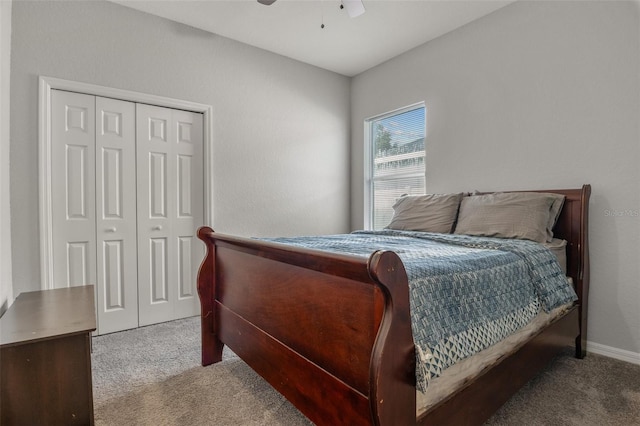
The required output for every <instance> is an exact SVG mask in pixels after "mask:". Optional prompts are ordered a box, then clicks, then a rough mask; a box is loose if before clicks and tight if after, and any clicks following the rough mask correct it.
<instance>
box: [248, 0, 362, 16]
mask: <svg viewBox="0 0 640 426" xmlns="http://www.w3.org/2000/svg"><path fill="white" fill-rule="evenodd" d="M275 1H276V0H258V3H260V4H264V5H266V6H270V5H272V4H273V3H275ZM342 8H344V9H347V14H348V15H349V17H351V18H355V17H356V16H360V15H362V14H363V13H364V4H362V0H342V4H341V5H340V9H342Z"/></svg>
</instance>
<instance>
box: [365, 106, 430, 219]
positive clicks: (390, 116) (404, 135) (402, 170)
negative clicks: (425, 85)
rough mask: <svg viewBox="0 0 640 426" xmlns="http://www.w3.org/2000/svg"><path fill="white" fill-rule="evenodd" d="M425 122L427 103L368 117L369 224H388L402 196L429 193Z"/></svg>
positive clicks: (366, 183)
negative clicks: (427, 191)
mask: <svg viewBox="0 0 640 426" xmlns="http://www.w3.org/2000/svg"><path fill="white" fill-rule="evenodd" d="M425 123H426V120H425V107H424V104H419V105H412V106H410V107H406V108H403V109H401V110H397V111H393V112H390V113H387V114H384V115H381V116H378V117H374V118H371V119H368V120H366V121H365V143H366V146H367V149H365V155H366V157H367V158H366V164H367V165H368V167H367V171H366V182H365V197H366V204H365V227H366V228H368V229H382V228H384V227H385V226H387V225H388V224H389V222H391V217H392V216H393V207H392V206H393V204H394V203H395V201H396V199H398V198H399V197H400V196H402V195H404V194H408V195H416V194H424V193H425V189H426V182H425V133H426V132H425V127H426V124H425Z"/></svg>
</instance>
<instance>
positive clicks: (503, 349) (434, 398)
mask: <svg viewBox="0 0 640 426" xmlns="http://www.w3.org/2000/svg"><path fill="white" fill-rule="evenodd" d="M568 280H569V281H571V278H568ZM572 306H573V303H568V304H566V305H563V306H560V307H557V308H555V309H553V310H552V311H551V312H549V313H547V312H544V311H540V313H539V314H538V315H537V316H536V317H535V318H534V319H533V320H532V321H531V322H530V323H529V324H527V325H526V326H524V327H522V328H521V329H520V330H518V331H517V332H515V333H514V334H512V335H510V336H509V337H507V338H505V339H504V340H502V341H500V342H499V343H496V344H495V345H493V346H490V347H488V348H486V349H484V350H482V351H480V352H478V353H477V354H475V355H473V356H471V357H469V358H466V359H464V360H462V361H459V362H458V363H456V364H454V365H453V366H451V367H449V368H447V369H446V370H444V371H443V372H442V373H441V374H440V376H439V377H436V378H435V379H433V380H431V382H430V384H429V387H428V388H427V389H426V392H421V391H419V390H417V391H416V417H418V416H420V415H421V414H422V413H424V412H426V411H427V410H429V409H430V408H431V407H433V406H435V405H436V404H438V403H439V402H441V401H442V400H444V399H445V398H446V397H447V396H449V395H451V394H452V393H453V392H454V391H456V390H457V389H460V388H461V387H462V386H464V385H465V384H466V383H467V382H469V380H471V379H473V378H475V377H477V376H478V375H480V373H481V372H482V371H483V370H484V369H485V368H487V367H489V366H491V365H492V364H494V363H495V362H496V361H497V360H498V359H500V358H501V357H502V356H503V355H506V354H509V353H511V352H513V351H514V350H515V349H516V348H518V347H519V346H521V345H522V344H523V343H525V342H526V341H527V340H529V339H530V338H531V337H532V336H534V335H535V334H536V333H537V332H539V331H540V330H542V329H543V328H545V327H546V326H547V325H549V324H550V323H552V322H553V321H554V320H555V319H557V318H559V317H561V316H562V315H563V314H564V313H565V312H567V311H568V310H569V309H570V308H571V307H572Z"/></svg>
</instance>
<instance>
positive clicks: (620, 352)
mask: <svg viewBox="0 0 640 426" xmlns="http://www.w3.org/2000/svg"><path fill="white" fill-rule="evenodd" d="M589 352H593V353H594V354H598V355H603V356H607V357H609V358H615V359H619V360H621V361H626V362H630V363H632V364H638V365H640V353H637V352H631V351H625V350H624V349H618V348H614V347H611V346H606V345H601V344H600V343H594V342H589V341H587V354H588V353H589Z"/></svg>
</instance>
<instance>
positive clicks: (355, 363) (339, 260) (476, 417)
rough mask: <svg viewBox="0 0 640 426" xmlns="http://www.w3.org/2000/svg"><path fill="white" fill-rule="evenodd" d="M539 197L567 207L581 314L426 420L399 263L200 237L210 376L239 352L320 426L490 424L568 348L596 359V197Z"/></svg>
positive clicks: (531, 342)
mask: <svg viewBox="0 0 640 426" xmlns="http://www.w3.org/2000/svg"><path fill="white" fill-rule="evenodd" d="M532 192H552V193H559V194H563V195H565V197H566V199H565V202H564V206H563V209H562V211H561V213H560V216H559V218H558V221H557V223H556V226H555V228H554V235H555V236H556V237H557V238H561V239H564V240H566V241H567V276H569V277H571V278H572V281H573V285H574V289H575V291H576V293H577V295H578V301H577V303H576V304H575V306H573V307H572V308H571V309H570V310H569V311H568V312H566V313H565V314H564V315H563V316H561V317H560V318H558V319H556V320H554V321H553V322H552V323H551V324H549V325H548V326H547V327H546V328H544V329H543V330H541V331H540V332H538V333H537V334H535V335H533V336H532V337H531V338H529V339H528V340H527V341H526V342H524V343H522V344H520V345H519V346H518V347H516V348H515V349H513V350H512V351H511V352H510V353H508V354H506V355H504V356H502V357H501V358H500V359H498V360H497V361H496V362H495V363H493V365H491V366H490V367H489V368H485V369H484V370H483V371H482V372H481V373H480V374H479V375H476V376H475V377H474V378H472V379H470V380H468V382H467V383H465V384H464V385H463V386H461V387H460V388H459V389H457V390H456V391H455V392H453V394H451V395H449V396H448V397H447V398H445V399H444V400H443V401H441V402H440V403H438V404H437V405H435V406H434V407H432V408H430V409H429V410H428V411H426V412H424V413H422V414H421V415H420V416H419V417H416V385H415V383H416V379H415V352H414V351H415V349H414V343H413V336H412V329H411V320H410V311H409V290H408V280H407V274H406V272H405V269H404V266H403V263H402V262H401V260H400V258H399V257H398V256H397V255H396V254H395V253H393V252H390V251H377V252H375V253H373V254H371V256H370V257H369V258H368V259H366V258H361V257H356V256H350V255H341V254H332V253H328V252H320V251H316V250H309V249H304V248H298V247H293V246H285V245H282V244H275V243H271V242H265V241H261V240H255V239H246V238H239V237H233V236H228V235H221V234H217V233H214V232H213V230H212V229H211V228H208V227H203V228H201V229H200V230H199V231H198V237H199V238H200V239H202V240H203V241H204V243H205V245H206V249H207V253H206V257H205V259H204V261H203V263H202V265H201V268H200V272H199V275H198V293H199V296H200V301H201V308H202V364H203V365H209V364H212V363H215V362H218V361H220V360H221V357H222V349H223V345H228V346H229V348H230V349H231V350H232V351H233V352H235V353H236V354H237V355H238V356H239V357H240V358H241V359H243V360H244V361H245V362H246V363H247V364H248V365H249V366H250V367H251V368H253V369H254V370H255V371H256V372H257V373H259V374H260V375H261V376H262V377H263V378H264V379H266V380H267V381H268V382H269V383H270V384H271V385H272V386H273V387H274V388H275V389H276V390H278V391H279V392H280V393H281V394H283V395H284V396H285V397H286V398H287V399H288V400H289V401H291V402H292V403H293V405H295V406H296V407H297V408H298V409H299V410H300V411H301V412H302V413H303V414H304V415H306V416H307V417H308V418H309V419H310V420H311V421H312V422H314V423H316V424H322V425H338V424H344V425H358V424H375V425H413V424H420V425H431V424H432V425H443V424H455V425H461V424H481V423H483V422H484V421H485V420H486V419H488V418H489V417H490V416H491V415H492V414H493V413H494V412H495V411H496V410H497V409H498V408H499V407H500V406H501V405H502V404H504V402H506V401H507V400H508V399H509V398H510V397H511V396H512V395H513V394H514V393H515V392H516V391H517V390H518V389H519V388H520V387H521V386H522V385H524V384H525V383H526V382H527V381H528V380H529V379H531V378H532V377H533V376H534V375H536V373H537V372H539V371H540V370H541V369H542V368H543V367H545V366H546V365H547V364H548V362H549V361H550V360H551V359H552V358H553V357H554V356H556V355H557V354H558V353H559V352H561V351H562V350H563V349H565V348H566V347H568V346H573V345H575V354H576V357H578V358H582V357H584V356H585V348H586V337H587V300H588V291H589V246H588V203H589V196H590V192H591V188H590V186H589V185H584V186H583V187H582V188H579V189H568V190H545V191H532Z"/></svg>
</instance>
